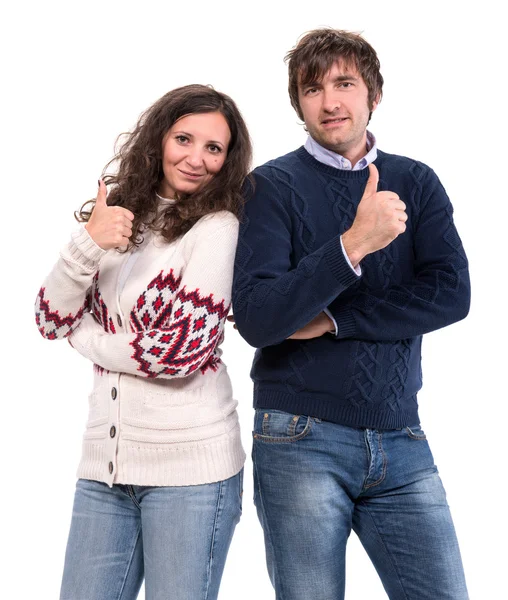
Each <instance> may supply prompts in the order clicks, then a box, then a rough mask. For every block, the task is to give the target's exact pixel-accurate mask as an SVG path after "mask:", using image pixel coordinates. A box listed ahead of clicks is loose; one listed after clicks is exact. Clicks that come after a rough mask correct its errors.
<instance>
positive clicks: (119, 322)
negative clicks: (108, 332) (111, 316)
mask: <svg viewBox="0 0 508 600" xmlns="http://www.w3.org/2000/svg"><path fill="white" fill-rule="evenodd" d="M116 322H117V323H118V327H121V326H122V317H121V316H120V315H118V314H117V315H116Z"/></svg>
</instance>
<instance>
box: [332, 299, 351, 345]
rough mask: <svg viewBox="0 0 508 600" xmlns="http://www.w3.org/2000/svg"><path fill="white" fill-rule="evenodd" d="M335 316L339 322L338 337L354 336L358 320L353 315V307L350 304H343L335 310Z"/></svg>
mask: <svg viewBox="0 0 508 600" xmlns="http://www.w3.org/2000/svg"><path fill="white" fill-rule="evenodd" d="M333 316H334V317H335V321H336V323H337V337H338V338H340V339H344V338H349V337H354V334H355V333H356V321H355V318H354V316H353V309H352V308H351V307H350V306H343V307H341V308H339V310H338V311H335V312H334V314H333Z"/></svg>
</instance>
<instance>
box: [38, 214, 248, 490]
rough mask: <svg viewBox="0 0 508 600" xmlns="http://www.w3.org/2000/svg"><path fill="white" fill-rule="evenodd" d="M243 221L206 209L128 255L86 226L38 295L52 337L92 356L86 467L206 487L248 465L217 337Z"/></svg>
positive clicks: (101, 476) (91, 474) (90, 474)
mask: <svg viewBox="0 0 508 600" xmlns="http://www.w3.org/2000/svg"><path fill="white" fill-rule="evenodd" d="M237 237H238V220H237V219H236V217H235V216H234V215H232V214H231V213H228V212H220V213H215V214H212V215H208V216H206V217H203V218H202V219H201V220H200V221H199V222H198V223H196V225H194V227H193V228H192V229H191V230H190V231H189V232H188V233H187V234H186V235H184V236H183V237H182V238H180V239H179V240H176V241H175V242H173V243H171V244H168V243H166V242H165V241H164V240H163V239H162V238H161V237H160V236H158V235H154V234H152V233H151V232H149V231H147V232H145V233H144V238H145V239H144V242H143V243H142V245H141V246H140V247H139V248H135V249H134V250H132V251H130V252H126V253H120V252H117V251H115V250H110V251H108V252H106V251H104V250H102V249H101V248H99V247H98V246H97V245H96V244H95V243H94V242H93V240H92V239H91V238H90V236H89V235H88V232H87V231H86V229H84V228H82V229H80V230H79V231H77V232H76V233H74V234H73V236H72V240H71V242H70V243H69V244H68V245H67V246H66V247H65V248H64V249H63V251H62V252H61V256H60V259H59V261H58V262H57V263H56V265H55V267H54V268H53V270H52V271H51V273H50V274H49V276H48V277H47V278H46V280H45V282H44V283H43V285H42V287H41V290H40V292H39V294H38V295H37V300H36V305H35V315H36V322H37V326H38V328H39V331H40V333H41V334H42V335H43V336H44V337H45V338H47V339H50V340H54V339H62V338H65V337H67V338H68V340H69V342H70V343H71V345H72V346H73V347H74V348H75V349H76V350H77V351H78V352H80V353H81V354H82V355H83V356H85V357H86V358H88V359H89V360H91V361H92V362H93V364H94V369H93V371H94V387H93V390H92V393H91V394H90V396H89V419H88V424H87V428H86V432H85V435H84V440H83V455H82V460H81V463H80V465H79V469H78V477H82V478H84V479H94V480H97V481H104V482H106V483H108V484H109V485H112V484H113V483H125V484H133V485H175V486H179V485H197V484H202V483H211V482H214V481H220V480H223V479H227V478H228V477H232V476H233V475H235V474H236V473H238V471H240V469H241V468H242V466H243V463H244V461H245V453H244V451H243V449H242V445H241V440H240V432H239V425H238V417H237V413H236V406H237V402H236V401H235V400H234V399H233V396H232V388H231V383H230V380H229V376H228V374H227V370H226V367H225V365H224V364H223V362H222V361H221V350H220V344H221V342H222V340H223V336H224V323H225V319H226V316H227V314H228V312H229V308H230V303H231V286H232V279H233V262H234V254H235V248H236V242H237Z"/></svg>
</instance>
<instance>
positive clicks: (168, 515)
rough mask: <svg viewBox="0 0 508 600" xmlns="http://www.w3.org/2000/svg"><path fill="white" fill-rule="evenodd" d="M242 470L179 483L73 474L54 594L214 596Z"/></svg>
mask: <svg viewBox="0 0 508 600" xmlns="http://www.w3.org/2000/svg"><path fill="white" fill-rule="evenodd" d="M242 476H243V471H241V472H240V473H238V474H237V475H235V476H234V477H231V478H230V479H227V480H225V481H220V482H218V483H210V484H206V485H194V486H186V487H145V486H136V485H132V486H131V485H114V486H113V488H109V487H108V486H107V485H106V484H105V483H99V482H97V481H87V480H84V479H80V480H79V481H78V483H77V486H76V495H75V499H74V510H73V515H72V522H71V530H70V534H69V541H68V544H67V553H66V556H65V568H64V574H63V580H62V589H61V595H60V598H61V600H134V599H135V598H136V597H137V595H138V592H139V589H140V587H141V583H142V582H143V577H144V578H145V593H146V595H145V597H146V599H147V600H156V599H157V600H159V599H162V598H174V600H215V599H216V598H217V594H218V591H219V584H220V579H221V576H222V571H223V569H224V563H225V560H226V555H227V552H228V549H229V544H230V542H231V538H232V536H233V531H234V529H235V526H236V524H237V523H238V521H239V519H240V514H241V494H242Z"/></svg>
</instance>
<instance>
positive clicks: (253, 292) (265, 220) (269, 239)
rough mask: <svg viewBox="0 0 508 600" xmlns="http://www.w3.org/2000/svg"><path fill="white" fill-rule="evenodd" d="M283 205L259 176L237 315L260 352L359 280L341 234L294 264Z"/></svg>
mask: <svg viewBox="0 0 508 600" xmlns="http://www.w3.org/2000/svg"><path fill="white" fill-rule="evenodd" d="M288 191H289V193H290V190H289V187H288ZM284 204H285V202H284V199H283V198H282V197H281V195H280V192H279V189H278V187H277V186H276V185H275V184H274V183H273V182H272V181H271V180H270V179H269V178H268V177H266V176H265V175H263V174H260V173H255V192H254V195H253V197H252V198H251V199H250V200H249V201H248V202H247V203H246V209H245V215H244V219H243V221H242V224H241V226H240V235H239V239H238V249H237V253H236V260H235V278H234V282H233V312H234V316H235V322H236V325H237V327H238V330H239V331H240V333H241V335H242V337H243V338H244V339H245V340H246V341H247V342H248V343H249V344H250V345H252V346H254V347H256V348H262V347H265V346H271V345H274V344H278V343H280V342H282V341H284V340H285V339H287V338H288V337H289V336H290V335H291V334H293V333H294V332H295V331H297V330H298V329H300V328H301V327H303V326H304V325H306V324H307V323H309V321H311V320H312V319H313V318H314V317H315V316H316V315H318V314H319V313H320V312H322V311H323V310H324V309H325V308H326V307H327V306H328V305H329V304H330V303H331V302H332V300H333V299H334V298H336V297H337V296H338V295H339V294H341V293H342V292H343V291H344V290H345V289H347V288H348V287H349V286H350V285H351V284H352V283H354V282H355V281H357V279H358V277H357V275H356V274H355V272H354V271H353V270H352V269H351V267H350V266H349V265H348V264H347V260H346V258H345V256H344V253H343V251H342V247H341V241H340V236H339V235H337V236H335V237H333V238H332V239H330V240H329V241H328V242H326V243H325V244H324V245H323V246H321V247H320V248H318V249H317V250H315V251H314V252H312V253H310V254H309V255H308V256H306V257H305V258H303V259H302V260H300V261H299V263H298V264H296V265H294V264H293V260H292V254H293V248H292V223H291V219H290V217H289V214H288V211H287V210H286V208H285V206H284ZM302 226H303V224H302Z"/></svg>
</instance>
